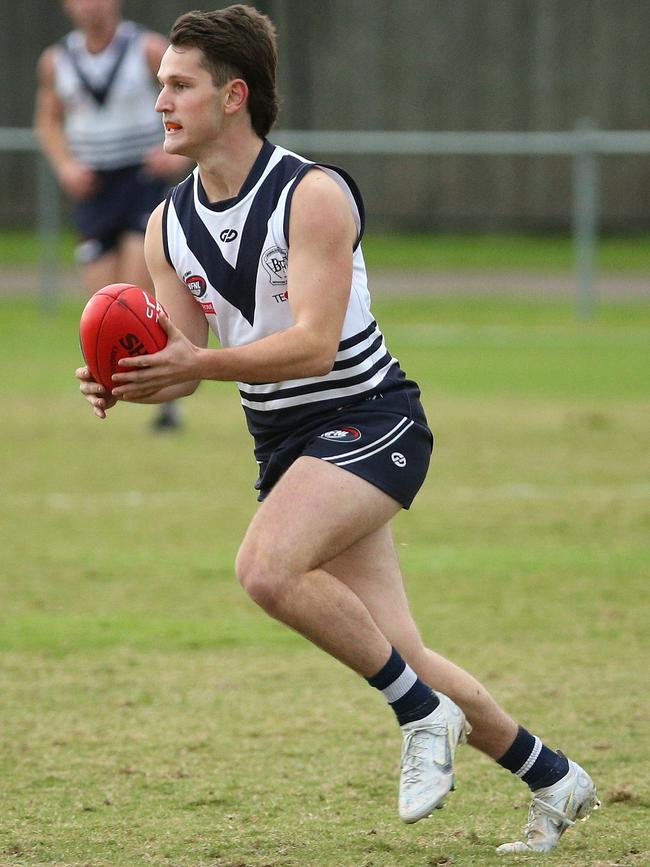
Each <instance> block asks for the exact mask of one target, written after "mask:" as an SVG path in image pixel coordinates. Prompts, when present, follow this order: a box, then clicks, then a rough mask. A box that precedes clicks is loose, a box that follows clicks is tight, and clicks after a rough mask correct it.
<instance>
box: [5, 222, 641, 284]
mask: <svg viewBox="0 0 650 867" xmlns="http://www.w3.org/2000/svg"><path fill="white" fill-rule="evenodd" d="M74 247H75V238H74V234H73V233H72V232H71V231H65V232H62V234H61V240H60V245H59V253H60V257H61V264H63V265H72V264H73V257H74ZM363 248H364V255H365V257H366V260H367V262H368V263H369V265H370V267H371V268H373V269H378V268H395V269H405V270H411V269H416V270H417V269H422V268H440V269H458V268H460V269H467V270H483V271H490V270H505V269H511V268H515V269H523V270H525V269H533V270H537V271H547V272H561V271H570V270H571V269H572V268H573V264H574V249H573V241H572V239H571V237H570V236H568V235H561V234H553V233H548V234H545V235H530V234H528V235H527V234H521V235H515V234H513V235H504V234H499V235H498V236H496V235H490V234H476V235H467V234H462V235H455V234H449V233H444V232H440V233H437V234H421V235H417V234H413V235H386V234H377V233H374V234H373V233H372V232H369V233H367V234H366V235H365V236H364V242H363ZM39 256H40V253H39V239H38V237H37V235H36V234H35V233H34V232H31V231H23V230H15V231H6V230H5V231H3V232H1V233H0V263H2V264H3V265H5V266H10V267H20V266H27V265H33V264H34V263H35V262H38V261H39ZM598 267H599V269H600V270H601V271H603V272H609V273H612V272H615V273H618V274H620V273H635V272H636V273H650V238H649V237H648V235H647V234H646V235H643V234H639V235H626V236H604V237H602V238H600V240H599V244H598Z"/></svg>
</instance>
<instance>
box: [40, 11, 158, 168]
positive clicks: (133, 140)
mask: <svg viewBox="0 0 650 867" xmlns="http://www.w3.org/2000/svg"><path fill="white" fill-rule="evenodd" d="M143 33H144V31H143V30H142V29H141V28H140V27H138V25H137V24H134V23H133V22H132V21H122V22H121V23H120V24H119V26H118V28H117V31H116V33H115V36H114V38H113V40H112V42H111V43H110V45H108V46H107V47H106V48H105V49H104V50H103V51H101V52H99V54H91V53H90V52H89V51H88V50H87V49H86V43H85V37H84V35H83V34H82V33H81V32H80V31H78V30H74V31H73V32H72V33H69V34H68V35H67V36H66V37H64V39H63V40H62V41H61V43H60V44H59V45H58V46H57V51H56V54H55V67H54V68H55V87H56V91H57V93H58V95H59V97H60V99H61V100H62V102H63V105H64V108H65V134H66V137H67V140H68V143H69V146H70V149H71V151H72V153H73V154H74V156H75V157H76V158H77V159H79V160H82V161H83V162H84V163H86V164H87V165H89V166H91V167H92V168H94V169H99V170H101V169H119V168H124V167H126V166H134V165H138V164H139V163H141V162H142V158H143V156H144V154H145V153H146V152H147V151H148V150H149V149H150V148H151V147H153V146H155V145H158V144H160V143H161V142H162V139H163V130H162V122H161V120H160V117H159V116H158V114H157V112H156V111H155V109H154V105H155V102H156V97H157V91H156V88H155V86H154V83H153V79H152V74H151V70H150V68H149V65H148V63H147V58H146V54H145V50H144V46H143V39H142V36H143Z"/></svg>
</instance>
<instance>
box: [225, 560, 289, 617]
mask: <svg viewBox="0 0 650 867" xmlns="http://www.w3.org/2000/svg"><path fill="white" fill-rule="evenodd" d="M235 574H236V575H237V578H238V580H239V582H240V584H241V585H242V587H243V588H244V590H245V591H246V592H247V593H248V595H249V596H250V597H251V599H252V600H253V602H255V603H257V605H259V606H260V608H263V609H264V610H265V611H267V612H268V613H269V614H272V613H273V612H274V611H275V610H276V609H277V608H278V605H279V601H280V596H281V586H282V581H281V579H280V576H278V575H276V574H275V572H274V570H273V568H272V565H271V563H270V561H269V558H267V557H262V556H260V554H259V552H257V551H256V550H253V549H252V548H251V547H250V546H247V545H242V547H241V548H240V549H239V553H238V554H237V559H236V561H235Z"/></svg>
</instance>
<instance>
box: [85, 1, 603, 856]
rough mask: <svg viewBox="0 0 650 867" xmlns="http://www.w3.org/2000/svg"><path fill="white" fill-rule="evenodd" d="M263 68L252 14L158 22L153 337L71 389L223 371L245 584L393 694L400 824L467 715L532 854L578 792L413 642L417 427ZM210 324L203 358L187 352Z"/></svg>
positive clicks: (339, 226)
mask: <svg viewBox="0 0 650 867" xmlns="http://www.w3.org/2000/svg"><path fill="white" fill-rule="evenodd" d="M275 69H276V46H275V32H274V29H273V26H272V24H271V22H270V21H269V19H268V18H266V17H265V16H263V15H261V14H260V13H258V12H256V11H255V10H254V9H252V8H250V7H247V6H242V5H236V6H231V7H228V8H227V9H222V10H217V11H215V12H206V13H201V12H190V13H188V14H187V15H184V16H181V17H180V18H179V19H178V20H177V21H176V23H175V25H174V27H173V29H172V32H171V47H170V48H168V49H167V51H166V52H165V55H164V57H163V59H162V62H161V65H160V70H159V73H158V76H159V79H160V81H161V84H162V90H161V92H160V95H159V97H158V101H157V105H156V107H157V110H158V111H159V112H161V113H162V115H163V118H164V121H165V129H166V135H165V147H166V148H167V150H168V152H169V153H178V154H185V155H186V156H188V157H191V158H193V159H195V160H196V162H197V163H198V167H197V169H196V170H195V171H194V173H193V174H192V175H191V176H190V177H189V178H187V179H186V180H185V181H183V182H182V183H180V184H179V185H178V186H177V187H175V189H174V190H173V191H172V193H171V194H170V195H169V196H168V198H167V200H166V202H165V204H164V205H161V206H159V207H158V208H157V209H156V210H155V211H154V213H153V215H152V217H151V219H150V221H149V227H148V229H147V238H146V242H145V248H146V253H147V263H148V265H149V269H150V271H151V274H152V276H153V279H154V284H155V287H156V293H157V295H158V298H159V299H160V301H161V302H162V303H163V305H164V306H165V307H166V309H167V310H168V311H169V314H170V318H171V321H170V320H168V319H166V318H164V317H162V318H161V322H162V324H163V327H164V328H165V330H166V331H167V333H168V336H169V341H168V343H167V346H166V347H165V349H163V350H162V351H161V352H158V353H156V354H153V355H145V356H139V357H137V358H133V359H126V360H123V361H122V362H121V366H122V368H123V369H124V371H125V372H124V373H120V374H116V375H115V376H114V377H113V379H114V381H115V382H116V388H115V389H114V390H113V392H112V394H109V393H108V392H106V391H104V389H103V388H102V386H100V385H99V384H98V383H96V382H93V381H92V379H91V378H90V374H89V372H88V370H87V368H80V369H79V370H77V377H78V378H79V379H80V380H81V391H82V393H83V394H84V395H85V396H86V398H87V400H88V401H89V402H90V404H91V405H92V407H93V409H94V411H95V414H96V415H98V416H99V417H100V418H104V417H105V416H106V413H107V411H109V410H110V409H111V407H113V406H114V405H115V403H116V399H117V398H121V399H123V400H131V401H135V402H141V403H154V402H156V401H163V400H167V399H168V398H170V397H181V396H183V395H186V394H191V393H192V392H193V391H194V390H195V389H196V387H197V386H198V384H199V383H200V382H201V380H204V379H205V380H211V379H212V380H229V381H236V382H237V384H238V386H239V392H240V397H241V402H242V405H243V407H244V412H245V414H246V420H247V423H248V427H249V430H250V432H251V433H252V435H253V437H254V439H255V457H256V459H257V462H258V464H259V478H258V481H257V485H256V487H257V489H258V491H259V499H260V500H261V501H262V504H261V506H260V507H259V509H258V511H257V513H256V515H255V516H254V518H253V520H252V522H251V524H250V526H249V529H248V532H247V533H246V536H245V538H244V540H243V542H242V544H241V547H240V550H239V553H238V556H237V565H236V570H237V574H238V576H239V579H240V581H241V582H242V584H243V586H244V587H245V589H246V590H247V591H248V593H249V594H250V596H251V597H252V598H253V599H254V600H255V602H257V603H258V604H259V605H260V606H261V607H262V608H263V609H264V610H265V611H266V612H267V613H268V614H269V615H270V616H272V617H274V618H276V619H277V620H279V621H281V622H282V623H284V624H286V625H287V626H290V627H292V628H293V629H295V630H297V631H298V632H300V633H301V634H302V635H304V636H305V637H306V638H308V639H309V640H311V641H312V642H313V643H314V644H316V645H317V646H318V647H320V648H321V649H323V650H325V651H326V652H327V653H329V654H331V655H332V656H333V657H335V658H336V659H338V660H339V661H341V662H342V663H344V664H345V665H347V666H348V667H349V668H351V669H352V670H353V671H355V672H357V673H358V674H360V675H362V676H363V677H364V678H365V679H366V680H367V681H368V683H369V684H370V685H371V686H373V687H375V688H376V689H378V690H380V691H381V692H382V694H383V695H384V697H385V699H386V701H387V702H388V703H389V704H390V705H391V706H392V708H393V710H394V712H395V715H396V717H397V721H398V723H399V725H400V726H401V730H402V736H403V741H402V770H401V779H400V792H399V814H400V816H401V818H402V820H403V821H404V822H408V823H412V822H417V821H418V820H420V819H422V818H424V817H425V816H428V815H429V814H430V813H431V812H432V811H433V810H434V809H435V808H436V807H438V806H440V805H441V804H442V803H443V802H444V800H445V798H446V797H447V795H448V793H449V792H450V790H451V789H452V788H453V782H454V775H453V774H454V753H455V750H456V747H457V745H458V744H459V743H460V742H461V741H462V740H464V739H465V737H466V735H467V734H468V733H469V732H468V726H467V725H466V719H467V721H468V722H469V723H470V724H471V727H472V732H471V735H470V743H471V744H472V745H473V746H475V747H476V748H478V749H480V750H482V751H483V752H484V753H486V754H487V755H488V756H490V757H492V758H493V759H495V760H497V761H498V762H499V763H500V764H501V765H502V766H503V767H504V768H506V769H507V770H509V771H511V772H512V773H513V774H516V775H517V776H519V777H520V778H521V779H522V780H523V781H524V782H525V783H527V784H528V786H529V787H530V788H531V790H532V792H533V800H532V805H531V808H530V814H529V822H528V825H527V827H526V831H525V840H522V841H517V842H515V843H506V844H504V845H503V846H501V847H500V851H501V852H511V853H518V852H530V851H548V850H550V849H553V848H554V847H555V846H556V844H557V843H558V841H559V839H560V837H561V835H562V834H563V832H564V831H565V830H566V828H568V827H569V826H570V825H572V824H573V823H574V822H575V820H576V819H577V818H581V817H584V816H587V815H588V813H589V812H590V810H591V809H592V807H594V806H595V805H596V804H597V799H596V789H595V786H594V784H593V782H592V780H591V778H590V777H589V775H588V774H587V773H586V772H585V771H584V770H583V769H582V768H581V767H580V766H579V765H577V764H576V763H575V762H572V761H571V760H569V759H567V758H566V757H565V756H564V755H562V754H561V753H560V752H555V751H554V750H551V749H549V748H548V747H547V746H546V745H545V744H543V743H542V741H541V740H540V739H539V738H538V737H536V736H535V735H533V734H531V733H530V732H528V731H527V730H526V729H525V728H523V727H522V726H519V725H517V723H515V722H514V721H513V720H512V719H511V717H510V716H508V714H506V712H505V711H504V710H503V709H502V708H501V707H500V706H499V705H498V704H497V703H496V702H495V700H494V699H493V698H492V697H491V696H490V694H489V693H488V691H487V690H486V689H485V688H484V687H483V686H482V685H481V684H480V683H479V682H478V681H477V680H476V679H475V678H474V677H472V676H471V675H470V674H468V673H467V672H465V671H463V670H462V669H461V668H459V667H458V666H456V665H454V663H452V662H450V661H449V660H447V659H444V658H443V657H442V656H440V655H439V654H438V653H436V652H434V651H433V650H430V649H428V648H427V647H425V646H424V644H423V642H422V638H421V637H420V634H419V631H418V628H417V626H416V624H415V622H414V619H413V617H412V615H411V612H410V610H409V604H408V601H407V597H406V593H405V590H404V584H403V579H402V575H401V571H400V567H399V563H398V560H397V556H396V552H395V546H394V543H393V539H392V535H391V530H390V521H391V519H392V518H393V517H394V516H395V515H396V514H397V513H398V512H399V511H400V509H401V508H409V506H410V504H411V502H412V500H413V498H414V497H415V495H416V493H417V491H418V489H419V487H420V485H421V484H422V482H423V480H424V478H425V475H426V472H427V469H428V464H429V458H430V454H431V447H432V436H431V432H430V430H429V428H428V425H427V421H426V417H425V414H424V410H423V408H422V405H421V403H420V399H419V394H420V393H419V389H418V387H417V385H416V384H415V383H414V382H412V381H410V380H408V379H407V378H406V377H405V375H404V373H403V371H402V370H401V368H400V365H399V363H398V362H397V359H395V358H394V357H393V356H392V355H391V354H390V352H389V351H388V349H387V347H386V343H385V341H384V338H383V336H382V333H381V331H380V328H379V325H378V323H377V322H376V320H375V319H374V318H373V316H372V314H371V312H370V297H369V293H368V287H367V276H366V269H365V265H364V262H363V256H362V254H361V247H360V240H361V236H362V234H363V224H364V216H363V204H362V201H361V195H360V193H359V190H358V188H357V186H356V184H355V183H354V181H353V180H352V179H351V178H350V177H349V176H348V175H347V174H346V173H345V172H344V171H342V170H340V169H336V168H335V167H332V166H322V165H318V164H315V163H312V162H310V161H309V160H306V159H304V158H303V157H300V156H298V155H297V154H294V153H291V152H290V151H287V150H285V149H284V148H281V147H277V146H274V145H273V144H271V142H269V141H268V139H267V135H268V133H269V131H270V129H271V127H272V125H273V123H274V121H275V117H276V114H277V106H278V102H277V94H276V89H275ZM172 322H173V324H172ZM208 326H210V327H211V328H212V329H213V330H214V331H215V333H216V334H217V336H218V338H219V341H220V344H221V348H220V349H208V348H207V339H208ZM118 383H119V385H118ZM477 604H479V605H480V601H479V600H477ZM324 701H325V702H326V698H325V699H324ZM486 797H487V800H488V802H489V800H491V797H492V794H491V792H486Z"/></svg>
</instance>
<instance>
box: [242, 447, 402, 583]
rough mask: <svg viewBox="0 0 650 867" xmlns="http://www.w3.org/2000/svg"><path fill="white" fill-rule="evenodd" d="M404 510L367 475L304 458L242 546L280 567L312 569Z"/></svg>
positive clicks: (270, 499)
mask: <svg viewBox="0 0 650 867" xmlns="http://www.w3.org/2000/svg"><path fill="white" fill-rule="evenodd" d="M400 508H401V507H400V504H399V503H398V502H397V501H396V500H393V499H392V497H389V496H388V495H387V494H385V493H384V492H383V491H381V490H380V489H379V488H376V487H375V486H374V485H372V484H370V483H369V482H367V481H366V480H365V479H362V478H360V477H359V476H356V475H353V474H352V473H349V472H347V471H346V470H344V469H341V468H340V467H337V466H333V465H332V464H328V463H326V462H325V461H322V460H320V459H318V458H313V457H301V458H298V460H296V461H295V462H294V463H293V464H292V465H291V467H290V468H289V469H288V470H287V471H286V473H285V474H284V475H283V476H282V478H281V479H280V481H279V482H278V483H277V484H276V485H275V487H274V488H273V490H272V491H271V493H270V494H269V495H268V497H267V498H266V499H265V500H264V502H263V503H262V505H261V506H260V508H259V509H258V511H257V513H256V515H255V517H254V518H253V520H252V522H251V524H250V527H249V529H248V532H247V533H246V537H245V539H244V542H243V546H242V547H248V549H249V553H250V551H251V550H252V551H254V552H255V553H256V556H257V557H258V558H261V557H266V558H269V562H270V563H272V564H273V566H274V568H276V569H282V570H283V571H287V572H296V573H298V572H307V571H309V570H311V569H315V568H317V567H320V566H322V564H323V563H325V562H327V561H330V560H332V559H333V558H335V557H337V556H338V555H339V554H340V553H341V552H342V551H345V550H346V549H347V548H350V546H352V545H354V544H355V543H357V542H358V541H359V540H360V539H363V538H364V537H365V536H368V535H369V534H372V533H374V532H375V531H376V530H377V529H378V528H379V527H382V526H383V525H384V524H387V523H388V521H390V519H391V518H392V517H393V516H394V515H395V514H396V513H397V512H398V511H399V510H400Z"/></svg>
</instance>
